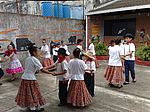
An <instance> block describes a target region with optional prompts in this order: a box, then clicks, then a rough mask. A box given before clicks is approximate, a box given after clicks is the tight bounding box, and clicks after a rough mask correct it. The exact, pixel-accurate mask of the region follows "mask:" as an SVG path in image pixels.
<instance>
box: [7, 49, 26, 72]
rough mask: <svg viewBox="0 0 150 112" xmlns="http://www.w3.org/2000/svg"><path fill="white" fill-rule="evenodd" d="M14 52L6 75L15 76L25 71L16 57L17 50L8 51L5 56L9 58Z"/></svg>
mask: <svg viewBox="0 0 150 112" xmlns="http://www.w3.org/2000/svg"><path fill="white" fill-rule="evenodd" d="M12 52H14V55H13V56H12V57H10V61H9V63H8V66H7V68H6V73H8V74H14V73H18V72H21V71H23V70H24V69H23V67H22V65H21V63H20V61H19V60H18V59H17V57H16V54H17V50H16V49H12V50H11V51H8V50H7V51H5V55H6V56H8V57H9V56H10V55H11V54H12Z"/></svg>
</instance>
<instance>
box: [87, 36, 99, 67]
mask: <svg viewBox="0 0 150 112" xmlns="http://www.w3.org/2000/svg"><path fill="white" fill-rule="evenodd" d="M93 41H94V38H92V39H89V44H90V45H89V48H88V50H90V51H92V52H93V57H94V58H95V59H96V56H95V49H94V44H93ZM94 61H95V66H96V67H98V66H99V63H98V61H97V59H96V60H94Z"/></svg>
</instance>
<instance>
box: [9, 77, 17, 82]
mask: <svg viewBox="0 0 150 112" xmlns="http://www.w3.org/2000/svg"><path fill="white" fill-rule="evenodd" d="M14 80H16V77H15V78H14V79H13V80H12V79H9V80H8V82H12V81H14Z"/></svg>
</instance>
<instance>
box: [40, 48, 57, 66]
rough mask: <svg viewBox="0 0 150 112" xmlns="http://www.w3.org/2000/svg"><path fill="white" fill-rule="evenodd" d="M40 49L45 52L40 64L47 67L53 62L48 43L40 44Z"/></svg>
mask: <svg viewBox="0 0 150 112" xmlns="http://www.w3.org/2000/svg"><path fill="white" fill-rule="evenodd" d="M41 51H43V52H46V54H45V55H44V57H43V60H42V66H43V67H48V66H51V65H53V64H54V61H53V60H52V58H51V55H50V52H49V47H48V45H45V46H42V48H41Z"/></svg>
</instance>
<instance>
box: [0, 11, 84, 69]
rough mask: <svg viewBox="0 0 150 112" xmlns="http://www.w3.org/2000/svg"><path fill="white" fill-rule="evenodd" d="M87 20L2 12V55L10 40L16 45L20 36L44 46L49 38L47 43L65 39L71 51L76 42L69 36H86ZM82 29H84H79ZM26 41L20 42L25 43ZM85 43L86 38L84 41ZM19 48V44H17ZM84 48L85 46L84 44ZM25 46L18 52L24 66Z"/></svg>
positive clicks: (26, 54)
mask: <svg viewBox="0 0 150 112" xmlns="http://www.w3.org/2000/svg"><path fill="white" fill-rule="evenodd" d="M84 24H85V21H83V20H76V19H65V18H56V17H46V16H40V15H25V14H11V13H4V12H0V40H2V39H7V40H2V41H0V47H1V48H0V49H1V50H0V54H1V56H0V57H2V56H3V53H4V51H5V50H7V49H6V47H7V45H8V44H10V41H12V42H13V44H14V45H15V46H16V40H17V39H18V38H22V39H26V38H27V39H28V40H29V41H31V42H34V43H36V45H37V46H38V47H41V46H42V40H38V39H44V38H51V39H47V43H50V42H51V41H54V40H57V41H59V40H63V41H65V42H66V44H68V49H69V52H70V53H71V55H70V56H71V57H72V51H73V49H74V48H75V47H76V44H74V43H73V44H74V45H72V44H71V43H69V41H68V38H70V36H74V34H83V35H81V36H76V38H85V36H84V35H85V32H84V31H83V30H85V29H84V28H85V25H84ZM70 30H76V31H78V32H71V31H70ZM79 30H82V31H79ZM23 43H24V41H22V42H20V43H19V44H20V45H21V44H23ZM83 43H85V39H84V42H83ZM16 48H17V46H16ZM83 48H84V46H83ZM24 49H25V50H26V48H25V47H22V48H21V51H20V52H18V54H17V57H18V59H19V60H20V61H21V63H22V65H23V66H24V62H25V59H26V58H27V56H28V53H27V51H23V50H24ZM6 65H7V63H4V64H3V68H4V69H5V68H6Z"/></svg>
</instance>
